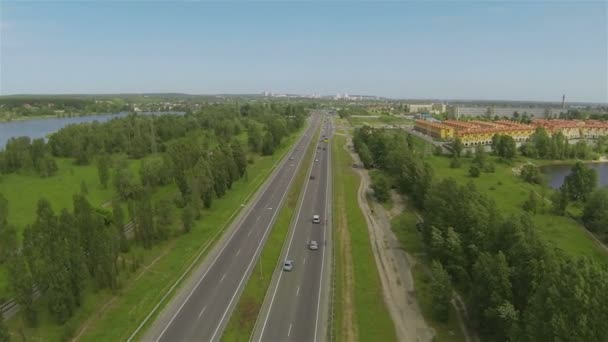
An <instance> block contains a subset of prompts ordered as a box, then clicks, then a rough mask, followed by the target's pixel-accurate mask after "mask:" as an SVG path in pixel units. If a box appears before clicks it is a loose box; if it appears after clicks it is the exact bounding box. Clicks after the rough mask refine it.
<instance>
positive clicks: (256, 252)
mask: <svg viewBox="0 0 608 342" xmlns="http://www.w3.org/2000/svg"><path fill="white" fill-rule="evenodd" d="M309 143H310V142H309ZM302 160H303V159H300V163H301V161H302ZM299 165H300V164H298V166H299ZM311 172H312V165H311V168H310V170H309V171H308V175H309V176H310V173H311ZM296 174H297V172H293V173H292V174H291V179H290V180H289V183H287V188H286V191H285V192H283V195H282V196H281V199H280V200H279V205H278V207H279V208H280V207H281V206H282V205H283V201H284V200H285V196H286V195H287V193H288V192H289V189H290V188H291V184H292V183H293V180H294V178H295V175H296ZM308 183H309V182H308V181H306V185H305V187H304V191H306V188H307V187H308ZM301 207H302V206H300V208H301ZM278 212H279V210H275V211H274V213H273V214H272V217H271V218H270V222H269V223H268V226H266V230H265V231H264V234H263V235H262V241H263V240H264V239H265V237H266V236H267V235H268V231H269V230H270V227H271V226H272V225H273V224H274V223H275V219H276V217H277V213H278ZM299 213H300V211H299V210H298V215H299ZM291 239H292V240H293V234H292V236H291ZM262 245H263V244H262V243H261V242H260V243H259V244H258V247H257V248H256V250H255V252H254V253H253V257H252V258H251V261H250V262H249V266H247V269H246V270H245V273H244V274H243V277H242V278H241V281H240V282H239V284H238V285H237V288H236V291H235V292H234V294H233V295H232V298H231V299H230V302H229V303H228V306H227V307H226V310H225V311H224V314H223V315H222V317H221V318H220V322H219V324H218V325H217V327H216V328H215V331H214V332H213V335H212V336H211V339H210V340H211V341H214V340H215V336H216V335H217V333H218V332H219V330H220V327H221V326H222V324H223V322H224V319H225V318H226V315H227V314H228V311H229V310H230V307H231V306H232V302H233V301H234V299H235V297H236V294H237V292H238V291H239V289H240V288H241V286H242V284H243V281H245V278H246V277H247V275H248V273H249V270H250V269H251V266H252V265H253V262H254V261H255V260H256V256H258V257H259V254H258V252H259V250H260V248H261V247H262ZM289 246H290V247H291V241H290V242H289ZM224 247H225V246H224ZM288 251H289V248H288ZM282 274H283V272H281V273H279V281H280V280H281V278H280V276H281V275H282ZM275 294H276V289H275ZM273 300H274V295H273ZM270 304H271V305H270V306H271V307H272V302H271V303H270ZM266 319H268V316H267V317H266ZM169 324H171V322H170V323H169ZM264 325H266V323H264ZM262 332H263V331H262Z"/></svg>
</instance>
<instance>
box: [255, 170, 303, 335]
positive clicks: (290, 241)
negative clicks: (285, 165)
mask: <svg viewBox="0 0 608 342" xmlns="http://www.w3.org/2000/svg"><path fill="white" fill-rule="evenodd" d="M302 159H303V158H302ZM314 165H315V163H314V162H311V163H310V167H309V169H308V175H307V176H308V177H306V178H305V179H306V181H305V183H304V190H303V191H304V192H303V194H304V196H302V198H301V200H300V205H299V207H298V213H297V214H296V220H295V221H294V222H296V223H295V225H297V222H298V220H299V218H300V213H301V212H302V207H303V205H302V203H303V201H304V197H306V190H307V189H308V184H310V175H311V174H312V169H313V167H314ZM296 173H297V172H294V174H296ZM295 225H294V228H293V229H292V230H291V237H290V238H289V244H288V245H287V251H286V253H285V255H289V250H290V249H291V243H292V242H293V237H294V235H295V230H296V229H295ZM283 273H284V272H281V273H279V280H278V281H277V284H276V286H275V288H274V292H273V293H272V297H271V299H270V306H269V307H268V311H267V312H266V318H264V323H263V324H262V331H261V332H260V338H259V340H258V341H262V338H263V336H264V330H265V329H266V324H267V323H268V318H269V317H270V312H271V311H272V304H273V303H274V299H275V297H276V294H277V290H278V289H279V285H280V283H281V277H282V276H283ZM256 325H257V321H256Z"/></svg>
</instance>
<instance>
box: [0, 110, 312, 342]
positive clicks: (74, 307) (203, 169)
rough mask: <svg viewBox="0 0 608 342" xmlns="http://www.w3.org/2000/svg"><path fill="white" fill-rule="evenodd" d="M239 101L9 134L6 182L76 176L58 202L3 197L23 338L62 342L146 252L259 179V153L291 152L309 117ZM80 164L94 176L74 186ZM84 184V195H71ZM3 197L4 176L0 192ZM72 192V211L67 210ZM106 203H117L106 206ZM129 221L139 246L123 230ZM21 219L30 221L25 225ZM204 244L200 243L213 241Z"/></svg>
mask: <svg viewBox="0 0 608 342" xmlns="http://www.w3.org/2000/svg"><path fill="white" fill-rule="evenodd" d="M234 108H235V107H234V106H216V107H214V108H211V109H208V110H206V111H203V112H201V113H197V114H192V115H186V116H157V117H156V116H154V117H141V116H130V117H127V118H124V119H114V120H111V121H109V122H106V123H103V124H100V123H91V124H80V125H71V126H67V127H66V128H64V129H62V130H60V131H59V132H57V133H55V134H53V135H52V136H51V137H50V138H49V141H48V143H46V142H44V141H43V140H34V141H29V139H27V138H16V139H12V140H11V141H9V143H8V144H7V147H6V149H5V150H4V151H2V152H0V172H2V174H4V176H3V177H6V178H10V177H36V176H35V175H36V174H38V177H43V178H41V179H42V180H44V181H46V182H47V183H53V182H56V178H59V177H66V178H67V180H66V181H70V186H66V187H65V188H63V189H61V190H58V189H57V188H52V187H49V188H48V191H53V193H52V194H51V195H50V196H49V197H47V194H45V193H43V194H42V196H41V198H40V199H36V198H31V197H30V198H29V199H15V197H18V196H16V193H15V191H14V189H13V190H11V189H10V187H8V188H7V190H8V191H7V192H6V194H9V195H10V196H7V195H4V194H3V195H2V196H0V208H1V209H2V210H0V213H2V216H3V219H2V220H0V236H2V237H5V239H3V240H2V241H3V243H2V244H0V256H1V257H2V258H3V259H2V260H0V264H2V268H5V269H8V270H9V272H8V274H9V276H8V283H9V286H10V289H11V291H9V294H10V295H11V296H12V297H13V298H14V299H15V300H16V302H17V303H18V304H19V306H20V308H21V313H20V315H17V316H16V317H15V318H14V319H12V320H11V321H10V322H8V323H9V327H11V330H12V331H13V332H14V334H16V335H19V336H22V338H25V337H32V336H44V337H45V339H47V338H48V337H49V336H50V337H54V338H50V339H51V340H60V339H66V338H68V337H70V336H72V335H73V334H74V333H75V331H76V330H77V327H78V325H79V324H80V323H81V322H82V321H83V319H84V318H85V317H86V316H87V315H88V314H90V311H91V310H92V309H94V308H95V306H100V304H101V303H103V301H102V300H103V299H104V298H105V299H108V298H110V297H112V298H116V297H114V296H112V295H116V294H119V293H120V292H121V291H123V290H124V289H125V288H126V287H127V285H130V283H129V280H131V279H132V277H131V274H132V273H137V271H138V270H139V268H140V267H141V266H143V264H144V262H146V261H148V260H147V258H146V256H149V257H151V256H152V255H156V258H155V259H154V263H156V262H157V261H158V260H159V259H162V258H161V257H162V256H164V255H165V254H164V253H169V250H171V246H172V245H173V244H175V239H176V238H177V237H180V236H183V235H188V234H190V233H191V232H192V230H193V228H195V227H196V226H200V223H199V222H201V220H202V221H204V222H205V224H207V223H211V222H207V221H206V220H207V219H208V218H207V217H206V216H203V215H204V213H213V212H215V210H216V209H217V210H220V209H221V208H218V207H219V205H218V204H217V203H218V202H220V203H222V202H224V201H222V199H224V198H225V197H226V196H227V195H228V194H229V193H231V190H232V189H233V188H234V187H236V186H237V185H238V184H241V183H249V181H248V179H249V176H248V169H249V168H250V167H251V165H256V160H262V159H272V158H267V157H260V156H272V155H273V154H275V151H276V150H283V149H284V148H285V147H286V145H285V142H286V140H288V139H289V138H288V137H289V136H290V135H292V134H293V133H294V132H296V131H298V130H299V129H300V128H301V127H302V125H303V123H304V116H305V113H304V110H303V108H301V107H293V106H290V105H287V106H274V107H272V108H264V107H261V106H249V105H246V106H242V107H241V109H240V111H236V110H234ZM67 160H71V161H72V162H73V165H69V163H68V162H67ZM134 160H139V162H135V164H137V165H138V166H139V172H136V171H135V170H134V169H133V168H134V167H133V164H134V163H133V161H134ZM58 161H59V162H58ZM51 164H54V165H51ZM47 165H51V167H50V168H48V167H47ZM91 165H95V168H96V169H97V174H96V177H97V180H96V181H92V180H91V179H90V178H91V177H92V172H91V170H90V168H91ZM261 165H264V164H263V163H261ZM267 166H268V165H267ZM60 167H62V169H61V170H60V169H59V168H60ZM74 168H86V172H84V173H83V174H86V175H87V176H88V179H87V180H88V181H87V180H84V179H82V180H78V181H77V182H73V179H70V177H68V176H66V172H68V175H70V176H72V173H73V174H74V175H76V171H73V169H74ZM48 169H51V170H52V172H46V170H48ZM66 169H67V170H66ZM136 169H137V168H136ZM81 170H82V169H81ZM16 174H18V175H16ZM59 179H60V180H61V179H62V178H59ZM243 180H244V181H243ZM255 180H259V179H257V178H255ZM44 181H41V182H40V183H41V184H43V183H45V182H44ZM74 183H76V184H77V185H76V186H77V187H78V189H79V191H77V192H75V193H69V192H68V191H69V189H73V188H74ZM24 184H25V187H24V188H23V189H22V191H23V192H27V190H28V184H27V183H24ZM258 185H259V184H255V186H256V187H257V186H258ZM252 186H253V185H252ZM42 187H43V186H42ZM62 191H63V192H64V194H62V195H60V196H58V198H59V199H60V200H59V201H58V202H59V203H57V202H55V201H54V200H53V199H52V198H51V197H52V196H54V195H53V194H54V193H55V192H59V193H60V192H62ZM4 192H5V191H4V184H3V183H0V193H4ZM32 193H36V192H34V191H33V192H32ZM89 196H91V198H93V202H91V200H90V199H89ZM105 196H108V197H105ZM70 197H72V201H71V203H72V205H71V206H70V205H66V202H68V203H70V200H69V198H70ZM102 198H105V200H106V201H108V202H107V203H106V205H104V206H103V207H99V204H101V203H99V202H101V201H103V199H102ZM239 199H240V200H243V198H242V197H240V198H239ZM13 201H15V203H18V205H17V207H16V208H17V213H18V214H19V210H23V208H24V207H28V206H29V208H33V207H36V210H32V212H31V213H30V214H29V217H31V218H32V219H31V221H29V222H26V221H25V220H24V221H21V222H20V223H19V225H20V227H19V228H16V227H15V223H13V222H12V221H11V220H10V218H11V217H12V215H14V212H13V211H12V210H13V209H11V208H12V206H11V203H12V202H13ZM25 202H27V204H23V203H25ZM36 202H37V204H36ZM230 204H233V205H234V206H230V207H227V208H224V209H223V210H222V211H220V213H225V212H230V211H234V209H235V208H238V207H239V206H240V203H238V204H236V203H230ZM231 209H232V210H231ZM7 217H8V218H9V219H6V218H7ZM19 217H20V218H24V217H28V215H27V214H26V215H23V214H20V215H19ZM220 217H221V215H220ZM129 218H130V219H132V225H131V227H132V230H131V231H130V234H131V235H132V237H133V240H132V241H128V240H127V236H126V233H125V231H124V230H123V227H124V225H125V224H126V223H127V222H128V219H129ZM224 219H226V218H225V217H224ZM17 221H19V220H17ZM22 224H25V225H27V226H26V227H25V229H23V226H21V225H22ZM215 227H221V224H218V225H216V226H215ZM21 231H23V238H22V239H21V237H20V235H21V234H20V233H21ZM211 235H212V234H209V235H207V234H203V235H202V236H199V237H201V238H205V237H206V238H207V239H208V238H209V237H210V236H211ZM21 241H22V243H21ZM7 242H10V243H7ZM195 242H196V243H197V245H198V246H200V245H201V244H202V243H205V242H207V240H204V239H203V240H197V241H195ZM19 246H21V248H18V247H19ZM183 251H184V252H186V253H187V252H190V253H193V252H194V251H195V249H190V250H188V249H185V250H183ZM155 252H156V253H155ZM51 260H52V262H50V261H51ZM162 260H172V259H171V258H166V259H162ZM181 260H184V259H183V258H182V259H181ZM173 261H174V262H177V261H178V260H173ZM179 265H182V263H181V262H180V263H179ZM174 268H175V269H179V267H174ZM140 275H141V274H140ZM140 275H138V278H139V277H140ZM138 278H137V279H138ZM168 279H172V278H168ZM160 283H162V282H160ZM160 283H159V285H158V287H157V286H156V284H157V283H156V282H150V283H148V286H149V284H155V286H153V287H151V289H154V290H159V288H161V287H162V285H161V284H160ZM144 292H145V291H144ZM38 293H39V294H40V298H39V299H37V296H38ZM119 297H120V296H119ZM139 299H140V302H141V297H139ZM130 310H133V308H131V309H130ZM130 312H132V311H130ZM126 323H127V322H125V324H126ZM131 323H132V322H131ZM119 327H120V325H119V326H117V327H115V328H114V329H116V328H119ZM122 327H123V328H125V326H124V325H122ZM119 339H120V338H119Z"/></svg>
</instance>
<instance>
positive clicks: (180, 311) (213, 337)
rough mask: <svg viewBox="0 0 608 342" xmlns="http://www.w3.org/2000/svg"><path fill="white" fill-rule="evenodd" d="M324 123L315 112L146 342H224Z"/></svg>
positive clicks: (174, 300)
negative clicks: (277, 219) (247, 284)
mask: <svg viewBox="0 0 608 342" xmlns="http://www.w3.org/2000/svg"><path fill="white" fill-rule="evenodd" d="M320 123H321V116H320V115H318V114H316V113H313V115H312V119H311V123H310V125H309V127H308V128H307V129H306V134H304V135H303V136H302V137H301V138H300V140H299V141H298V143H297V144H295V146H294V147H293V148H292V150H291V151H290V152H289V153H287V155H286V157H285V158H284V160H283V161H282V162H281V165H280V166H279V167H278V168H277V170H276V171H275V173H274V174H273V175H272V176H271V178H270V179H269V180H267V181H266V183H265V184H264V186H263V188H262V189H261V190H260V191H259V192H258V196H257V198H256V199H255V200H254V201H253V202H252V203H250V204H249V206H250V207H249V209H248V211H247V212H246V213H245V214H244V217H243V215H241V217H242V218H241V219H239V220H235V222H234V223H233V226H232V227H231V228H230V229H229V230H227V233H226V234H224V237H223V238H222V240H221V241H220V242H218V243H217V244H216V246H215V247H214V248H213V250H212V251H211V252H210V253H209V255H207V257H206V259H205V261H204V262H203V264H202V265H201V266H199V267H198V270H196V271H194V273H193V275H192V276H191V278H190V280H188V281H187V282H186V283H185V285H184V286H182V287H181V289H180V290H179V291H178V293H177V294H176V296H175V297H174V298H173V300H172V301H171V302H170V303H169V304H168V305H167V307H166V308H165V309H164V311H163V312H162V313H161V314H160V315H159V316H158V318H157V319H156V321H155V322H154V323H153V325H152V326H151V327H150V328H149V329H148V331H147V333H146V334H145V336H144V337H143V340H145V341H171V342H175V341H218V340H219V339H220V338H221V336H222V331H223V329H224V328H225V326H226V324H227V323H228V320H229V318H230V314H231V312H232V310H233V309H234V306H235V305H236V303H237V302H238V298H239V296H240V294H241V292H242V291H243V288H244V286H245V284H246V283H247V279H248V277H249V275H250V273H251V271H252V269H253V267H254V265H255V264H254V262H255V261H257V259H258V257H259V254H260V252H261V250H262V247H263V245H264V243H265V241H266V237H267V236H268V233H269V230H270V228H271V227H272V225H273V223H274V221H275V219H276V216H277V213H278V212H279V209H280V207H281V205H282V203H283V200H284V198H285V194H287V192H288V190H289V188H290V186H291V183H292V181H293V179H294V176H295V174H296V173H297V170H298V168H299V167H300V166H301V164H302V160H303V158H304V155H305V152H306V149H307V147H308V146H309V144H310V143H311V140H312V138H313V136H314V133H315V132H316V130H317V129H318V128H319V125H320ZM292 158H293V159H292Z"/></svg>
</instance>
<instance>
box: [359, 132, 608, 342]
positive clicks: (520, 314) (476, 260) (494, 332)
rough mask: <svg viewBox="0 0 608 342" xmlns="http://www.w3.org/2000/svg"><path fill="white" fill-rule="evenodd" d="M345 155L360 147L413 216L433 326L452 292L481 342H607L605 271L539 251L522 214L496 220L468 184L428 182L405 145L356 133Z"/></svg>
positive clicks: (386, 136) (489, 204)
mask: <svg viewBox="0 0 608 342" xmlns="http://www.w3.org/2000/svg"><path fill="white" fill-rule="evenodd" d="M355 146H356V148H357V149H358V150H359V149H361V148H362V147H363V148H365V146H369V151H370V157H371V159H372V160H371V163H372V164H373V165H375V166H377V167H378V168H379V169H380V170H381V171H382V172H384V173H386V175H388V176H389V177H390V178H391V179H393V181H394V182H395V183H396V184H400V185H398V186H397V189H398V190H400V191H401V192H402V193H405V194H407V195H408V196H410V197H411V198H412V200H413V202H414V204H416V205H417V206H418V207H419V208H421V209H423V217H424V224H423V226H422V236H423V241H424V245H425V248H426V249H427V251H428V255H429V258H430V259H431V260H434V262H433V263H432V265H433V267H432V272H431V273H432V275H433V282H432V293H433V294H434V297H433V313H434V315H435V317H437V318H439V319H445V318H446V317H447V315H448V312H449V311H448V310H449V305H450V304H449V301H450V299H451V285H452V284H454V286H456V287H457V288H458V289H459V290H460V291H461V293H463V294H465V295H466V296H465V298H466V301H467V305H468V308H469V312H470V313H471V316H472V319H473V323H474V324H475V325H476V327H477V328H478V330H479V332H480V334H481V335H482V336H483V339H484V340H487V341H506V340H515V341H557V340H560V341H563V340H581V341H603V340H604V339H605V336H608V321H607V318H608V311H606V310H605V308H606V306H607V305H608V291H607V290H608V282H607V281H606V280H608V269H607V268H606V266H604V265H600V264H598V263H596V262H594V261H591V260H588V259H578V258H572V257H570V256H567V255H565V254H564V253H563V252H561V251H560V250H555V249H553V248H552V247H550V246H547V245H546V244H545V243H544V242H543V241H541V239H540V238H539V237H538V236H537V233H536V229H537V228H536V227H535V226H534V223H533V221H532V220H531V218H530V217H529V216H528V215H527V214H523V215H522V216H519V217H517V216H516V217H503V215H502V214H501V212H500V211H499V209H498V208H497V206H496V204H495V203H494V202H493V201H492V200H491V199H489V198H487V197H485V196H484V195H483V194H481V193H480V192H479V191H477V189H476V188H475V186H474V185H473V184H472V183H469V184H467V185H459V184H458V183H457V182H456V181H455V180H453V179H446V180H442V181H436V180H434V178H433V172H432V169H431V168H430V167H429V166H428V164H426V163H425V162H424V161H423V160H422V158H421V156H420V155H419V154H418V153H417V152H416V151H415V150H413V149H412V148H411V145H409V144H407V140H406V138H403V137H401V136H399V135H395V134H393V133H390V132H386V131H382V130H371V129H369V128H362V129H360V130H357V131H356V132H355ZM372 146H373V147H372ZM446 279H447V280H446ZM450 280H451V281H450ZM589 298H592V300H588V299H589Z"/></svg>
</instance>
